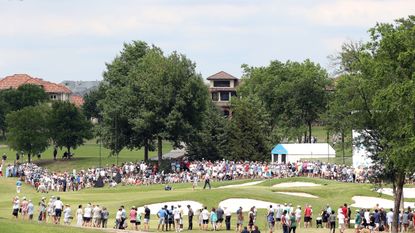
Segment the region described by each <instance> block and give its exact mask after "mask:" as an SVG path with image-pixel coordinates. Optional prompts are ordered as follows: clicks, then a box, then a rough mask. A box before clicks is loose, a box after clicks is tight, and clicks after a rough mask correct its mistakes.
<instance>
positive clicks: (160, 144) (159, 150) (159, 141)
mask: <svg viewBox="0 0 415 233" xmlns="http://www.w3.org/2000/svg"><path fill="white" fill-rule="evenodd" d="M157 158H158V165H159V168H160V165H161V160H162V159H163V140H162V139H161V137H160V136H158V137H157Z"/></svg>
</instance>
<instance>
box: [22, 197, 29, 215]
mask: <svg viewBox="0 0 415 233" xmlns="http://www.w3.org/2000/svg"><path fill="white" fill-rule="evenodd" d="M27 205H29V202H28V201H27V200H26V197H23V201H22V203H21V204H20V209H21V213H22V219H23V220H25V219H26V217H27Z"/></svg>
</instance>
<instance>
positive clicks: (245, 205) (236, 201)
mask: <svg viewBox="0 0 415 233" xmlns="http://www.w3.org/2000/svg"><path fill="white" fill-rule="evenodd" d="M270 205H272V206H274V207H275V206H277V204H276V203H272V202H268V201H260V200H255V199H248V198H229V199H226V200H223V201H221V202H220V203H219V206H220V207H221V208H224V207H227V208H229V209H230V211H231V212H232V213H236V211H237V210H238V209H239V207H242V211H244V212H245V211H249V209H251V207H252V206H255V208H257V209H267V208H269V206H270Z"/></svg>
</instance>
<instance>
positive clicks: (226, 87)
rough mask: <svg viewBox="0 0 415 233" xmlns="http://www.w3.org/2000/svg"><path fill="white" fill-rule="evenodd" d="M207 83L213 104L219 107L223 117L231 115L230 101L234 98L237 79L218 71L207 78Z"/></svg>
mask: <svg viewBox="0 0 415 233" xmlns="http://www.w3.org/2000/svg"><path fill="white" fill-rule="evenodd" d="M207 80H208V81H209V92H210V95H211V99H212V101H213V103H215V105H216V106H217V107H219V108H220V109H221V110H222V112H223V114H224V115H225V116H230V115H232V112H231V110H230V101H231V99H232V98H235V97H236V87H237V86H238V85H239V79H238V78H236V77H234V76H232V75H230V74H228V73H226V72H224V71H220V72H218V73H216V74H214V75H211V76H209V77H208V78H207Z"/></svg>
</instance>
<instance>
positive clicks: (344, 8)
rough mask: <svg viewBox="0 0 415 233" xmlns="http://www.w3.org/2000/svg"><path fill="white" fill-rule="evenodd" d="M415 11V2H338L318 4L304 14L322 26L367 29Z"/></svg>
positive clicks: (368, 0)
mask: <svg viewBox="0 0 415 233" xmlns="http://www.w3.org/2000/svg"><path fill="white" fill-rule="evenodd" d="M414 10H415V1H414V0H395V1H392V0H389V1H385V0H337V1H327V2H325V3H321V4H316V5H315V6H313V7H311V8H308V9H302V12H303V13H304V15H305V16H306V17H307V18H308V19H310V20H311V21H312V22H314V23H318V24H322V25H329V26H357V27H365V28H367V27H372V26H374V25H375V23H376V22H392V21H393V20H394V19H397V18H401V17H406V16H408V15H410V14H414Z"/></svg>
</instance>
